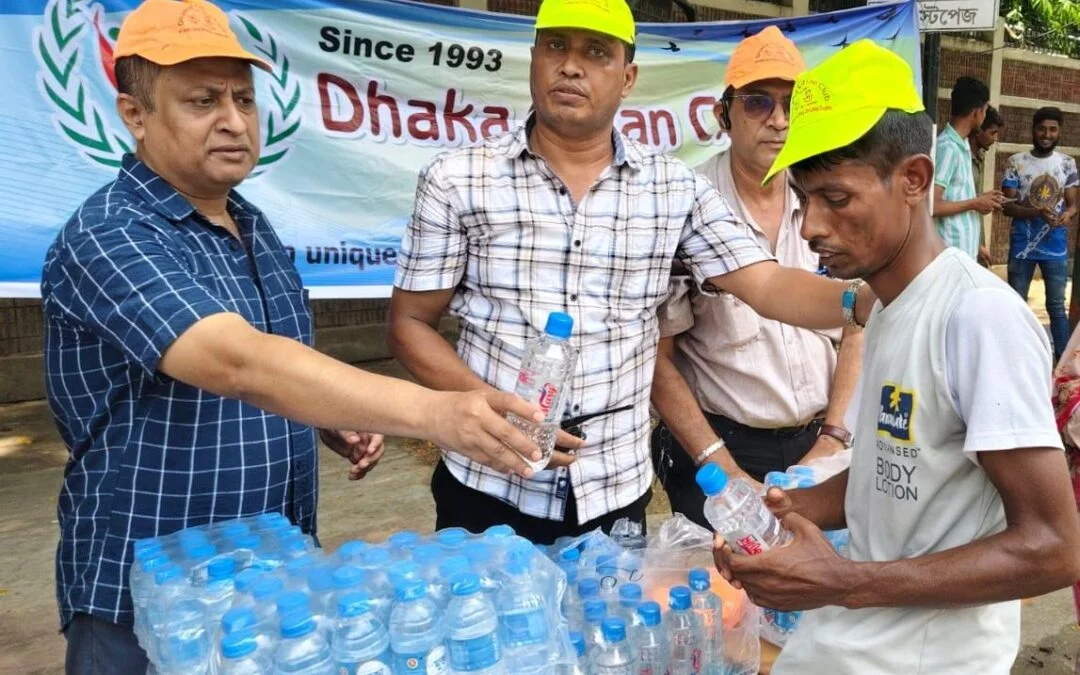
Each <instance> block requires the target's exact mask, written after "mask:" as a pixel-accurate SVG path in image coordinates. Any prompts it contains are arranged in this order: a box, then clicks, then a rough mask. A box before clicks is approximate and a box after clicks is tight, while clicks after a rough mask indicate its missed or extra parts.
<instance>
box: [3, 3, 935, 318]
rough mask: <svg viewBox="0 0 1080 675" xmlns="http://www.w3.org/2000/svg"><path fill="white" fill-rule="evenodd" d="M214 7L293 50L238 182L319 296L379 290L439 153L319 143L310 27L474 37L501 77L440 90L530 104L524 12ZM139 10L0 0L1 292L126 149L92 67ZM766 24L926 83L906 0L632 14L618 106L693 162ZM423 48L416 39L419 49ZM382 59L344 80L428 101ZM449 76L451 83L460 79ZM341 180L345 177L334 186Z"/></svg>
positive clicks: (24, 278)
mask: <svg viewBox="0 0 1080 675" xmlns="http://www.w3.org/2000/svg"><path fill="white" fill-rule="evenodd" d="M217 4H219V6H221V7H222V8H223V9H225V10H226V11H228V12H230V13H231V15H232V16H233V21H235V22H236V25H235V26H234V27H235V28H236V29H237V30H238V31H241V32H242V31H243V25H242V23H241V20H240V19H239V18H238V17H242V16H246V17H248V18H250V19H251V20H253V21H254V22H255V23H254V24H253V25H251V29H250V31H249V32H251V35H242V36H241V37H242V38H243V39H244V40H246V41H247V43H248V44H249V46H251V45H252V44H253V43H252V40H253V39H254V38H253V36H256V35H257V36H258V39H259V40H267V39H269V33H267V31H266V30H261V29H260V28H259V27H262V29H266V28H269V29H270V30H271V32H273V31H276V32H277V33H278V38H279V43H278V45H276V46H275V45H272V44H269V43H263V44H262V45H261V46H262V47H264V48H266V49H267V50H268V51H267V52H264V53H273V54H275V55H276V56H277V58H278V65H279V66H281V65H283V62H284V58H285V55H286V53H288V58H289V59H292V61H291V63H292V69H291V71H290V74H289V76H288V77H285V76H281V77H280V78H279V80H275V79H274V78H269V77H266V76H263V75H260V76H259V77H260V81H261V83H262V84H261V85H260V86H263V87H264V88H265V91H260V94H259V99H260V108H264V107H265V108H267V110H266V111H263V132H264V150H263V161H264V162H268V164H267V165H266V166H264V167H263V173H262V174H261V175H259V176H258V177H256V178H253V179H251V180H249V181H247V182H246V183H245V184H244V185H243V186H241V192H242V193H243V194H244V195H245V196H246V197H248V198H249V199H251V200H252V201H253V202H255V203H256V204H258V205H259V206H260V207H262V208H263V209H264V210H265V211H266V212H267V213H268V214H269V215H270V217H271V221H272V222H273V223H274V225H275V227H276V228H277V229H278V231H279V233H280V234H281V236H282V239H283V241H284V242H285V243H286V245H291V246H293V247H294V250H295V252H296V262H297V266H298V268H299V269H300V271H301V274H302V275H303V277H304V280H305V283H306V284H307V285H309V286H311V287H312V289H313V297H380V296H385V295H387V294H388V293H389V284H390V282H391V280H392V275H393V263H394V260H395V259H396V254H397V246H398V243H399V240H400V233H401V230H402V228H403V227H404V224H405V223H406V222H407V218H408V214H409V212H410V210H411V200H412V193H413V188H414V187H415V176H416V172H417V170H418V169H419V168H420V166H422V164H423V163H424V162H425V161H426V160H427V159H428V158H430V156H432V155H433V154H434V153H435V152H437V151H439V150H440V148H438V147H426V148H425V147H419V146H417V145H415V144H413V145H409V144H408V143H406V140H407V139H406V140H400V139H399V140H398V141H396V142H394V143H393V144H391V145H386V142H385V141H379V142H380V143H383V144H382V145H375V144H373V141H372V139H371V138H370V137H368V138H356V139H351V138H346V137H344V136H340V135H339V136H334V135H333V134H330V135H327V133H326V130H325V129H321V128H319V126H318V124H317V121H318V117H319V97H320V92H319V91H317V90H316V89H317V88H316V87H315V81H314V80H315V78H314V71H316V70H320V69H329V70H331V71H333V70H334V69H335V68H337V67H338V66H337V65H336V63H337V62H335V61H333V60H332V59H333V55H327V54H324V53H323V52H321V51H319V50H318V48H316V47H314V43H313V41H312V40H311V39H310V36H312V35H316V36H317V33H318V26H319V25H320V22H322V21H324V20H329V21H338V22H344V25H346V26H349V25H351V26H353V27H354V30H355V28H356V27H364V26H368V25H370V26H381V28H379V30H384V31H385V30H391V31H392V30H397V31H398V35H397V37H398V38H399V39H400V38H413V39H416V40H419V39H421V38H423V39H425V40H436V39H446V40H447V42H448V44H449V42H450V41H453V40H455V39H457V40H459V41H462V40H472V41H473V42H474V43H476V44H483V45H484V46H485V48H486V47H488V46H496V47H501V48H502V49H504V50H505V51H506V54H507V60H508V66H507V68H504V70H503V71H502V72H500V73H496V74H495V75H496V76H495V77H491V78H489V79H484V80H476V79H475V73H473V74H472V75H471V76H472V77H474V79H473V80H472V81H467V78H466V84H458V83H457V79H459V78H456V77H454V76H452V77H449V78H444V79H447V80H450V81H448V82H445V83H440V84H438V85H435V86H439V87H451V88H453V87H459V98H458V105H459V107H461V106H464V105H465V100H464V99H462V98H461V97H463V96H466V93H467V94H468V100H472V101H473V102H477V103H478V107H479V104H480V103H483V104H493V103H494V104H498V105H506V106H507V109H508V110H510V111H511V115H510V118H511V121H516V120H517V119H518V117H520V115H523V114H524V112H525V110H526V109H527V107H528V102H527V96H528V93H527V85H526V83H525V81H524V80H525V78H526V77H527V58H528V56H527V55H528V52H527V45H526V44H525V43H526V42H531V40H532V30H531V24H532V19H531V18H530V17H522V16H513V15H503V14H492V13H486V12H475V11H468V10H460V9H456V8H447V7H442V6H438V5H427V4H421V3H413V2H402V1H389V0H233V1H228V0H226V1H222V2H219V3H217ZM137 5H138V2H137V0H3V1H2V2H0V44H4V45H6V46H8V47H7V49H6V50H5V59H3V60H0V81H4V82H5V83H9V84H8V88H7V91H6V92H5V93H6V95H5V96H4V97H3V98H2V99H0V146H3V147H5V149H6V150H8V153H7V155H8V157H9V158H10V161H9V163H8V164H7V165H6V166H0V297H10V296H27V297H32V296H36V294H37V292H38V290H37V284H38V280H39V275H40V265H41V262H42V260H43V259H44V255H45V250H46V248H47V247H48V245H49V244H50V243H51V242H52V239H53V238H54V237H55V234H56V231H57V230H58V228H59V227H60V225H61V224H62V223H63V222H64V221H65V220H67V218H68V217H69V215H70V214H71V213H72V211H73V210H74V209H75V208H76V207H77V206H78V204H79V203H80V202H81V201H82V200H83V199H85V198H86V196H88V195H89V194H91V193H93V192H94V191H95V190H96V189H98V188H99V187H100V186H101V185H103V184H104V183H106V182H107V181H109V180H110V179H111V178H112V177H113V176H115V163H116V161H117V159H118V157H119V156H120V154H121V153H122V152H123V151H124V149H125V148H126V147H128V146H129V145H130V138H129V137H128V136H127V134H126V132H125V131H124V130H123V127H122V126H120V124H119V122H118V121H117V120H116V118H115V113H114V111H113V109H112V101H113V99H114V98H115V90H114V89H113V86H112V84H111V82H110V80H109V78H108V77H106V74H107V72H108V69H107V68H105V67H103V63H104V61H105V58H104V57H105V54H106V52H107V51H108V50H109V48H110V47H109V43H110V41H111V40H112V39H113V37H114V35H115V31H116V29H117V26H119V23H120V21H121V20H122V18H123V14H124V13H125V12H127V11H129V10H130V9H132V8H134V7H135V6H137ZM770 23H775V24H777V25H779V26H780V27H781V28H782V29H783V30H785V32H787V33H788V34H789V35H790V36H791V37H792V39H794V40H795V41H796V42H797V43H798V44H799V47H800V49H801V50H802V51H803V54H804V57H805V58H806V60H807V62H808V63H809V64H810V65H814V64H815V63H818V62H820V61H821V60H823V59H824V58H826V57H827V56H828V55H830V54H832V53H835V51H837V50H839V49H841V48H843V46H845V45H846V44H850V43H851V42H854V41H856V40H858V39H861V38H865V37H869V38H873V39H875V40H877V41H879V42H881V43H882V44H885V45H886V46H889V47H890V48H892V49H893V50H894V51H896V52H897V53H899V54H900V55H901V56H903V57H904V58H905V59H906V60H907V61H908V62H909V63H910V64H911V65H912V66H913V68H914V70H915V72H916V78H917V79H919V75H918V72H919V58H918V53H919V49H918V32H917V20H916V12H915V5H914V1H913V0H909V1H908V2H903V3H897V4H895V5H878V6H874V7H865V8H858V9H854V10H848V11H845V12H838V13H833V14H827V15H813V16H809V17H796V18H791V19H787V18H784V19H778V20H772V21H766V20H763V21H754V22H721V23H699V24H640V25H639V26H638V31H639V39H638V42H639V54H640V55H641V56H640V58H639V61H640V62H641V63H642V69H643V70H642V73H643V76H642V78H641V79H640V80H639V85H638V88H637V89H636V90H635V92H634V95H633V96H632V97H631V99H630V100H629V101H628V104H630V105H631V106H633V105H638V106H640V108H641V110H655V109H656V106H661V107H663V106H667V107H668V108H669V109H670V110H671V111H672V112H673V113H674V114H675V115H676V116H677V117H679V124H681V125H683V126H684V127H685V126H686V125H688V124H689V126H690V127H693V130H692V131H691V130H690V129H689V128H684V129H682V130H681V131H680V133H681V136H680V140H679V143H681V145H679V143H676V144H675V145H674V146H673V147H676V148H681V150H679V151H678V152H680V153H681V154H680V156H682V157H684V159H687V161H691V162H692V163H696V162H697V161H701V160H702V159H703V158H704V157H706V156H707V155H708V154H709V153H714V152H716V151H719V150H720V147H719V145H718V141H717V139H716V138H714V137H712V134H714V133H715V129H711V130H710V129H707V128H705V127H706V126H707V122H708V121H709V119H708V118H710V117H711V114H710V113H709V112H708V110H709V107H710V106H709V104H708V103H706V104H702V105H700V106H699V114H700V118H701V119H700V120H699V121H703V122H705V124H695V121H694V120H690V121H689V122H688V120H687V116H686V115H687V113H686V101H687V100H690V99H691V98H692V97H693V96H694V95H696V94H698V93H701V91H702V90H704V91H706V92H708V93H709V94H710V95H711V94H713V93H714V92H712V90H713V89H715V88H716V86H717V85H716V80H717V78H718V77H720V76H721V75H722V72H723V64H724V63H725V62H726V58H727V54H729V53H730V50H731V49H732V48H733V47H734V46H735V44H737V43H738V42H739V41H740V40H741V39H743V37H744V36H746V35H751V34H753V33H755V32H757V31H758V30H760V29H761V28H762V27H764V26H765V25H767V24H770ZM294 25H295V26H298V27H297V28H295V29H294V28H293V26H294ZM260 30H261V32H260ZM410 31H411V32H410ZM316 39H317V37H316ZM488 43H490V44H488ZM418 44H419V43H418ZM512 51H513V54H511V52H512ZM423 53H424V52H423V45H421V46H419V47H418V49H417V56H418V58H419V57H420V55H421V54H423ZM511 57H512V58H513V63H512V64H509V60H510V59H511ZM684 64H691V65H692V66H693V68H694V69H695V70H692V71H689V72H692V73H694V75H693V76H692V77H687V76H686V75H682V80H683V81H682V82H680V83H676V84H672V83H670V82H668V81H667V80H668V79H669V76H670V75H675V76H676V77H679V76H680V74H681V73H684V72H687V71H686V70H685V68H684ZM429 65H430V64H429ZM380 67H381V66H379V65H378V64H373V65H372V64H364V65H363V66H356V67H354V66H353V65H348V66H347V67H345V66H342V68H343V69H342V70H339V71H338V72H339V74H342V75H345V76H346V77H350V78H353V80H352V81H353V82H357V83H358V86H362V85H363V83H364V78H367V79H375V78H378V79H380V80H381V85H380V86H382V87H383V89H381V90H380V92H381V93H385V94H386V95H388V96H389V95H391V94H394V95H397V96H398V99H399V100H400V101H401V102H402V105H403V106H404V101H405V100H406V99H408V98H412V94H413V93H414V90H416V89H417V88H418V87H419V88H420V93H419V94H418V95H417V98H425V96H428V95H429V94H430V100H432V101H435V102H437V101H439V99H438V98H437V96H435V95H434V94H432V93H431V92H430V91H429V92H428V93H427V94H425V93H424V90H423V88H424V87H430V86H432V85H431V84H430V83H429V82H426V81H423V77H422V76H421V77H420V78H419V79H417V78H416V77H415V76H413V75H410V74H408V73H405V72H404V71H403V70H402V69H400V68H398V69H397V70H394V68H392V67H391V68H389V70H386V71H385V72H382V73H380V72H379V71H378V70H377V69H378V68H380ZM362 68H368V69H369V70H368V71H366V72H365V71H363V70H362ZM371 69H376V70H374V71H372V70H371ZM372 72H374V74H372ZM459 72H460V73H461V77H465V76H466V75H468V74H467V73H465V72H464V71H459ZM279 74H280V71H279ZM360 75H362V76H363V77H361V78H360V79H359V80H357V79H356V77H359V76H360ZM395 78H397V79H395ZM410 78H412V79H410ZM672 87H674V88H672ZM485 89H486V90H487V91H485ZM665 92H666V93H665ZM301 93H302V96H301ZM503 97H505V98H506V100H502V98H503ZM665 97H667V98H665ZM361 98H363V95H362V94H361ZM298 101H299V105H297V102H298ZM671 101H677V103H672V102H671ZM323 103H324V105H325V101H323ZM440 105H441V104H440ZM650 106H651V107H650ZM447 107H452V106H447ZM466 107H467V106H466ZM691 108H693V106H692V105H691ZM403 109H404V108H403ZM646 114H651V113H646ZM301 116H302V117H303V124H300V119H299V118H300V117H301ZM370 116H371V114H370V113H369V120H370ZM690 117H691V118H692V117H694V115H693V113H691V115H690ZM403 121H404V113H403ZM268 123H269V126H270V128H269V129H268V128H267V126H268ZM621 128H623V129H624V132H625V127H621ZM673 133H674V132H673ZM345 136H347V134H346V135H345ZM695 136H696V137H695ZM297 139H300V141H299V142H295V141H297ZM267 141H271V142H269V143H268V144H267ZM721 141H722V139H721ZM338 143H348V145H344V144H342V145H338ZM402 143H405V144H404V145H402ZM283 158H284V160H283V161H279V160H282V159H283ZM271 160H272V161H271ZM335 173H336V174H343V175H352V176H353V178H352V180H349V181H346V180H339V181H338V182H336V183H335V182H333V174H335ZM327 181H329V182H327ZM319 190H322V192H319ZM328 203H329V204H330V205H329V206H328ZM312 247H314V249H315V255H314V256H313V255H312ZM320 247H323V252H328V251H329V250H330V249H336V250H335V251H334V254H333V260H334V262H335V264H333V265H328V264H327V262H326V261H327V260H330V254H329V253H327V255H326V257H325V258H324V259H322V260H316V259H317V258H318V257H319V256H318V251H319V249H320ZM305 250H306V252H307V255H305ZM346 253H347V255H346ZM313 260H315V261H314V262H313ZM338 260H340V261H341V264H340V265H339V264H337V261H338Z"/></svg>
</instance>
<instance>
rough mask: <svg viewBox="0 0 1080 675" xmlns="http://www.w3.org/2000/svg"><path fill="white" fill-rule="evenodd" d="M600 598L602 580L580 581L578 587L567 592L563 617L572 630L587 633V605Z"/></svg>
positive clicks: (591, 578) (589, 578)
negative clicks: (590, 601)
mask: <svg viewBox="0 0 1080 675" xmlns="http://www.w3.org/2000/svg"><path fill="white" fill-rule="evenodd" d="M599 597H600V580H599V579H594V578H593V577H586V578H584V579H578V582H577V585H576V586H575V587H573V588H571V589H570V590H568V591H567V593H566V597H565V598H564V599H563V616H565V617H566V621H567V623H569V624H570V630H577V631H580V632H582V633H584V632H585V603H586V602H587V601H589V600H594V599H597V598H599Z"/></svg>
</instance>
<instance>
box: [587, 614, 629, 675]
mask: <svg viewBox="0 0 1080 675" xmlns="http://www.w3.org/2000/svg"><path fill="white" fill-rule="evenodd" d="M603 632H604V642H603V644H602V645H600V647H599V649H597V651H596V656H594V657H593V675H638V671H637V655H636V654H634V649H633V648H632V647H631V646H630V643H629V642H628V641H627V640H626V622H625V621H623V620H622V619H621V618H619V617H617V616H614V617H608V618H607V619H604V623H603Z"/></svg>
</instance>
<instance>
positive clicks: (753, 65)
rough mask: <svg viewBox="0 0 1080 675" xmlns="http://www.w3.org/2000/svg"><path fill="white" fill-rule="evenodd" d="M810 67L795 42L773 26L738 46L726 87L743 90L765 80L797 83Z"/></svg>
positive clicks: (726, 79) (725, 77)
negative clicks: (752, 83)
mask: <svg viewBox="0 0 1080 675" xmlns="http://www.w3.org/2000/svg"><path fill="white" fill-rule="evenodd" d="M805 70H806V62H805V61H803V57H802V54H800V53H799V48H798V47H796V46H795V43H794V42H792V41H791V40H789V39H787V38H786V37H784V34H783V33H781V32H780V29H779V28H777V27H776V26H769V27H767V28H766V29H765V30H763V31H761V32H760V33H758V34H757V35H752V36H750V37H748V38H746V39H745V40H743V41H742V42H740V43H739V44H738V45H736V47H735V51H733V52H732V53H731V59H729V60H728V67H727V72H726V73H725V74H724V87H725V88H727V87H734V88H736V89H741V88H742V87H745V86H746V85H748V84H750V83H751V82H760V81H761V80H788V81H790V82H794V81H795V78H797V77H798V76H799V73H801V72H803V71H805Z"/></svg>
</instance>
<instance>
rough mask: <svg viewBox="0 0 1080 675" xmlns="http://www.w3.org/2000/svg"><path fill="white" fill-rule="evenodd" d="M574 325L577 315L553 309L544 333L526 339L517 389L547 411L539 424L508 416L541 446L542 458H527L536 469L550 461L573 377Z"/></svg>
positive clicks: (576, 354)
mask: <svg viewBox="0 0 1080 675" xmlns="http://www.w3.org/2000/svg"><path fill="white" fill-rule="evenodd" d="M573 327H574V319H573V318H571V316H570V315H569V314H565V313H563V312H552V313H551V314H549V315H548V318H547V325H546V326H545V327H544V334H543V335H541V336H539V337H537V338H533V339H532V340H529V341H528V342H527V343H525V355H524V357H523V358H522V360H521V370H520V371H518V378H517V387H516V389H515V390H514V391H515V393H517V395H518V396H520V397H521V398H523V399H525V400H526V401H528V402H529V403H534V404H536V405H537V406H538V407H539V408H540V410H542V411H543V413H544V421H543V422H540V423H539V424H538V423H536V422H533V421H532V420H526V419H524V418H521V417H518V416H517V415H514V414H512V413H510V414H508V415H507V419H508V420H509V421H510V423H511V424H513V425H514V426H515V427H517V428H518V429H520V430H521V431H522V432H523V433H524V434H525V435H526V436H528V437H529V438H530V439H531V440H532V441H533V442H534V443H535V444H536V446H537V447H538V448H540V452H541V458H540V460H539V461H536V462H533V461H531V460H526V462H527V463H528V464H529V465H530V466H531V467H532V468H533V470H534V471H539V470H541V469H543V468H544V467H546V466H547V465H548V462H550V461H551V453H552V451H553V450H554V448H555V432H556V431H557V430H558V428H559V421H560V420H561V419H562V413H563V406H564V403H565V401H566V394H567V391H568V390H569V388H570V378H571V377H572V376H573V372H574V367H575V366H576V364H577V358H578V350H577V349H576V348H575V347H573V346H571V344H570V333H571V331H572V330H573Z"/></svg>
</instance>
